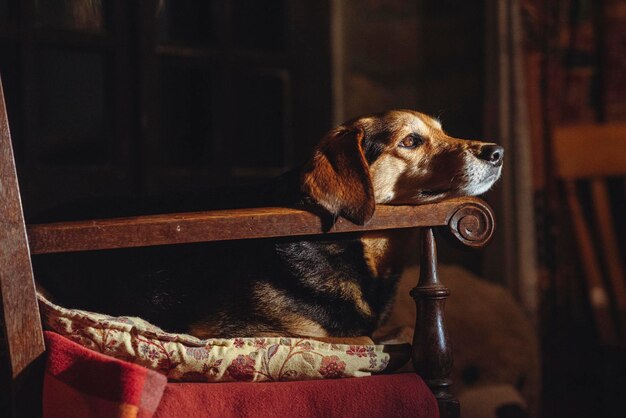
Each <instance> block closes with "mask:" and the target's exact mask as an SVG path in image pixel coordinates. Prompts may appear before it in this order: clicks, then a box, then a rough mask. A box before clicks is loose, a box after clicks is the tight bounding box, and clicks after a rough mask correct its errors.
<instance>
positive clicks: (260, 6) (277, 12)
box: [232, 0, 287, 51]
mask: <svg viewBox="0 0 626 418" xmlns="http://www.w3.org/2000/svg"><path fill="white" fill-rule="evenodd" d="M286 7H287V5H286V2H285V1H284V0H263V1H247V0H233V2H232V23H233V25H232V30H233V33H232V37H233V42H234V44H235V46H237V47H239V48H243V49H261V50H268V51H276V50H283V49H285V47H286V39H285V38H286V32H287V30H286V25H287V10H286Z"/></svg>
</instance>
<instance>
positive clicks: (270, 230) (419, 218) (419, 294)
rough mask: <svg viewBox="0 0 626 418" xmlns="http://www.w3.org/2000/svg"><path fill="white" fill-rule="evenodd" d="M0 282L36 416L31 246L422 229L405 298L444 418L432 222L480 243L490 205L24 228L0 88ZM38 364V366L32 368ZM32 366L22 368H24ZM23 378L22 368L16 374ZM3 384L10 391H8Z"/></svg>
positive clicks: (417, 357)
mask: <svg viewBox="0 0 626 418" xmlns="http://www.w3.org/2000/svg"><path fill="white" fill-rule="evenodd" d="M0 151H1V152H0V174H1V175H2V177H1V182H0V196H1V197H2V200H0V228H1V229H0V284H1V286H0V290H1V294H0V296H1V301H2V307H3V312H2V319H3V321H4V329H3V331H4V333H3V337H4V340H3V341H0V343H1V344H0V345H2V346H3V347H5V348H6V351H4V352H3V351H0V354H4V356H5V357H6V359H3V360H5V361H6V362H8V364H10V366H11V374H10V376H9V379H10V380H11V384H12V390H11V391H10V392H8V393H9V394H10V396H11V399H10V404H9V405H8V406H6V405H5V407H6V408H8V409H9V412H8V413H4V411H3V410H0V414H1V415H2V416H36V413H37V405H38V404H39V403H40V399H41V398H40V391H41V370H42V369H41V367H40V366H41V364H40V362H38V360H37V359H39V358H41V357H42V354H43V352H44V344H43V339H42V329H41V322H40V318H39V312H38V307H37V300H36V294H35V287H34V278H33V272H32V267H31V252H32V254H40V253H60V252H69V251H90V250H100V249H113V248H128V247H139V246H152V245H166V244H182V243H191V242H208V241H224V240H234V239H252V238H267V237H281V236H303V235H319V234H329V233H331V234H334V233H344V232H356V231H371V230H383V229H396V228H420V227H421V228H423V234H422V254H423V255H422V268H421V271H422V273H421V276H420V280H419V283H418V285H417V286H416V287H415V289H414V290H413V291H412V296H413V298H414V299H415V301H416V304H417V307H418V318H417V324H416V331H415V337H414V344H413V349H412V359H413V363H414V366H415V368H416V370H417V371H418V372H419V374H420V376H421V377H422V378H424V380H425V381H426V383H427V384H428V385H429V387H430V388H431V389H432V391H433V392H434V394H435V396H436V397H437V399H438V401H439V407H440V416H441V417H450V418H453V417H458V416H459V404H458V401H456V400H455V399H454V398H453V397H452V395H451V394H450V392H449V390H448V388H449V386H450V384H451V382H450V380H449V378H448V376H449V374H450V371H451V367H452V351H451V346H450V342H449V339H448V334H447V331H446V326H445V319H444V309H443V308H444V303H445V299H446V298H447V297H448V294H449V291H448V289H447V288H446V287H445V286H444V285H443V284H442V283H440V282H439V279H438V276H437V265H436V248H435V240H434V236H433V231H432V227H435V226H445V227H447V228H448V229H449V230H450V232H451V233H452V234H453V235H454V236H455V237H456V238H457V239H458V240H459V241H461V242H462V243H463V244H465V245H467V246H470V247H481V246H483V245H485V244H486V243H487V242H488V241H489V240H490V238H491V237H492V235H493V230H494V217H493V213H492V211H491V209H490V208H489V206H488V205H486V204H485V203H484V202H483V201H482V200H480V199H477V198H459V199H451V200H448V201H444V202H440V203H437V204H428V205H423V206H379V207H378V208H377V209H376V213H375V215H374V217H373V218H372V219H371V221H370V222H369V223H368V224H367V226H358V225H354V224H352V223H350V222H348V221H345V220H344V219H338V220H337V222H336V223H335V224H334V225H333V226H332V228H330V230H329V229H328V226H327V225H325V224H324V223H323V222H322V220H321V218H320V217H319V216H318V215H316V214H315V213H314V212H313V211H310V210H305V209H290V208H258V209H235V210H225V211H210V212H196V213H178V214H168V215H152V216H138V217H134V218H123V219H121V218H120V219H105V220H90V221H77V222H63V223H53V224H45V225H44V224H40V225H30V226H28V227H27V226H26V225H25V223H24V218H23V213H22V207H21V204H20V195H19V188H18V183H17V174H16V171H15V164H14V157H13V152H12V147H11V138H10V135H9V130H8V122H7V118H6V112H5V107H4V97H3V95H2V90H1V88H0ZM37 366H39V367H37ZM29 368H31V369H34V370H38V374H37V373H36V372H34V373H30V374H25V373H24V372H25V371H26V370H27V369H29ZM20 376H25V377H24V378H23V379H22V380H24V382H25V383H22V382H20ZM5 392H7V391H5ZM0 407H2V405H0Z"/></svg>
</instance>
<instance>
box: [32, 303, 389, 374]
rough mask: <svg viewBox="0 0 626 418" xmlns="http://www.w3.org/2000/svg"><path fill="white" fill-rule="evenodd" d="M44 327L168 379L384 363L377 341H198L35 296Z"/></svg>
mask: <svg viewBox="0 0 626 418" xmlns="http://www.w3.org/2000/svg"><path fill="white" fill-rule="evenodd" d="M38 298H39V307H40V310H41V315H42V319H43V323H44V327H45V328H46V329H49V330H52V331H55V332H57V333H59V334H61V335H63V336H65V337H67V338H69V339H71V340H73V341H75V342H77V343H79V344H81V345H83V346H85V347H87V348H90V349H92V350H95V351H99V352H101V353H103V354H107V355H110V356H112V357H115V358H118V359H121V360H126V361H129V362H132V363H136V364H139V365H141V366H144V367H147V368H149V369H153V370H157V371H160V372H162V373H163V374H165V375H166V376H167V377H168V378H169V379H172V380H180V381H201V382H230V381H246V382H266V381H285V380H311V379H335V378H342V377H361V376H370V375H371V374H372V373H376V372H381V371H383V370H384V369H385V367H386V366H387V364H388V363H389V354H387V353H384V352H383V347H384V346H382V345H344V344H330V343H325V342H321V341H316V340H312V339H301V338H281V337H272V338H234V339H218V338H215V339H208V340H200V339H198V338H195V337H192V336H191V335H183V334H171V333H167V332H164V331H163V330H161V329H160V328H157V327H155V326H154V325H151V324H149V323H148V322H146V321H144V320H142V319H140V318H134V317H112V316H108V315H103V314H98V313H92V312H87V311H81V310H76V309H65V308H62V307H60V306H58V305H55V304H53V303H51V302H50V301H48V300H47V299H45V298H44V297H43V296H41V295H38Z"/></svg>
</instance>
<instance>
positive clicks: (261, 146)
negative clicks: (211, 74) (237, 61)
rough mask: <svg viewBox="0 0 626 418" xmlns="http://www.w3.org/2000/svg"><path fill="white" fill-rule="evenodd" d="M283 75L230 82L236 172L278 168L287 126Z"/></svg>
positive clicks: (282, 158) (247, 76) (250, 76)
mask: <svg viewBox="0 0 626 418" xmlns="http://www.w3.org/2000/svg"><path fill="white" fill-rule="evenodd" d="M288 80H289V79H288V76H287V74H283V73H271V74H241V75H239V77H237V78H236V79H235V82H234V97H233V103H234V114H233V121H232V127H233V132H232V133H233V138H232V141H233V143H234V144H237V147H236V150H235V152H234V153H233V161H234V162H235V165H236V167H237V168H270V167H281V166H283V165H285V164H286V163H287V161H285V160H286V158H285V154H286V152H285V145H286V140H287V138H286V136H287V124H288V123H289V117H288V109H287V105H288V104H287V100H286V91H287V86H288Z"/></svg>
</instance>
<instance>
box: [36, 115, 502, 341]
mask: <svg viewBox="0 0 626 418" xmlns="http://www.w3.org/2000/svg"><path fill="white" fill-rule="evenodd" d="M474 160H475V161H474ZM501 161H502V149H501V148H500V147H497V146H495V145H493V144H485V143H480V142H476V141H464V140H458V139H454V138H451V137H449V136H447V135H446V134H445V133H443V131H441V128H440V125H439V124H438V122H437V121H434V120H433V119H430V118H428V117H427V116H425V115H422V114H419V113H417V112H411V111H393V112H388V113H385V114H377V115H371V116H366V117H362V118H359V119H355V120H353V121H350V122H347V123H346V124H344V125H342V126H340V127H338V128H336V129H335V130H333V131H331V132H329V133H328V134H327V135H326V137H325V138H324V139H323V140H322V141H321V143H320V145H319V146H318V148H317V149H316V151H315V153H314V155H313V157H312V159H311V160H310V161H309V162H308V163H307V164H306V165H305V166H304V167H303V168H300V169H298V170H294V171H293V172H290V173H287V174H285V175H283V176H281V177H280V178H278V179H276V181H275V182H274V183H272V184H270V185H268V186H267V188H263V189H256V193H252V194H248V195H246V196H247V197H249V198H250V199H238V200H239V202H236V203H234V204H218V205H217V206H216V205H215V200H213V199H207V200H208V201H211V203H212V204H205V203H201V204H200V207H193V206H189V205H185V204H184V203H183V205H182V206H180V207H175V206H172V207H171V208H172V209H175V210H195V209H205V210H207V209H217V208H225V207H231V208H234V207H254V206H293V205H300V204H316V205H318V206H321V207H322V208H323V210H324V211H325V212H326V213H327V214H328V217H329V218H330V219H331V220H332V219H334V217H336V216H339V215H341V216H344V217H346V218H348V219H349V220H351V221H353V222H355V223H359V224H363V223H365V222H367V221H368V220H369V218H371V216H372V215H373V213H374V210H375V205H376V203H391V204H394V203H396V204H408V203H422V202H431V201H437V200H441V199H443V198H445V197H451V196H459V195H469V194H479V193H482V192H484V191H486V190H487V189H488V188H489V187H490V186H491V185H492V184H493V183H494V182H495V181H496V180H497V178H498V176H499V174H500V167H501ZM236 197H237V198H241V197H242V194H239V195H237V196H236ZM143 212H146V211H143ZM147 212H149V211H147ZM120 215H122V214H121V213H120ZM412 233H413V231H388V232H376V233H367V234H361V235H355V234H353V235H341V236H323V237H317V238H315V239H305V240H302V239H278V240H276V239H272V240H265V239H264V240H247V241H234V242H223V243H210V244H192V245H185V246H176V247H172V248H168V247H155V248H143V249H128V250H112V251H102V252H96V253H75V254H65V255H46V256H39V257H37V258H36V259H35V265H34V267H35V273H36V277H37V280H38V282H39V283H40V284H41V285H42V286H43V288H45V289H46V291H47V292H48V293H49V294H51V295H52V296H53V297H54V298H55V300H56V301H58V302H59V303H60V304H62V305H65V306H68V307H74V308H82V309H88V310H94V311H99V312H103V313H107V314H112V315H129V316H140V317H142V318H144V319H147V320H148V321H150V322H153V323H154V324H156V325H158V326H161V327H163V328H164V329H166V330H168V331H177V332H188V333H191V334H193V335H196V336H199V337H233V336H264V335H265V336H267V335H285V336H289V335H291V336H317V337H325V336H333V337H334V336H360V335H370V334H371V333H372V331H373V330H374V329H375V328H376V326H377V325H379V323H380V321H381V319H382V318H384V316H385V313H386V311H387V310H388V309H389V305H390V303H391V301H392V299H393V295H394V290H395V285H396V282H397V279H398V277H399V275H400V273H401V271H402V260H403V259H404V258H405V251H406V248H407V246H406V242H407V239H408V235H409V234H412Z"/></svg>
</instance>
